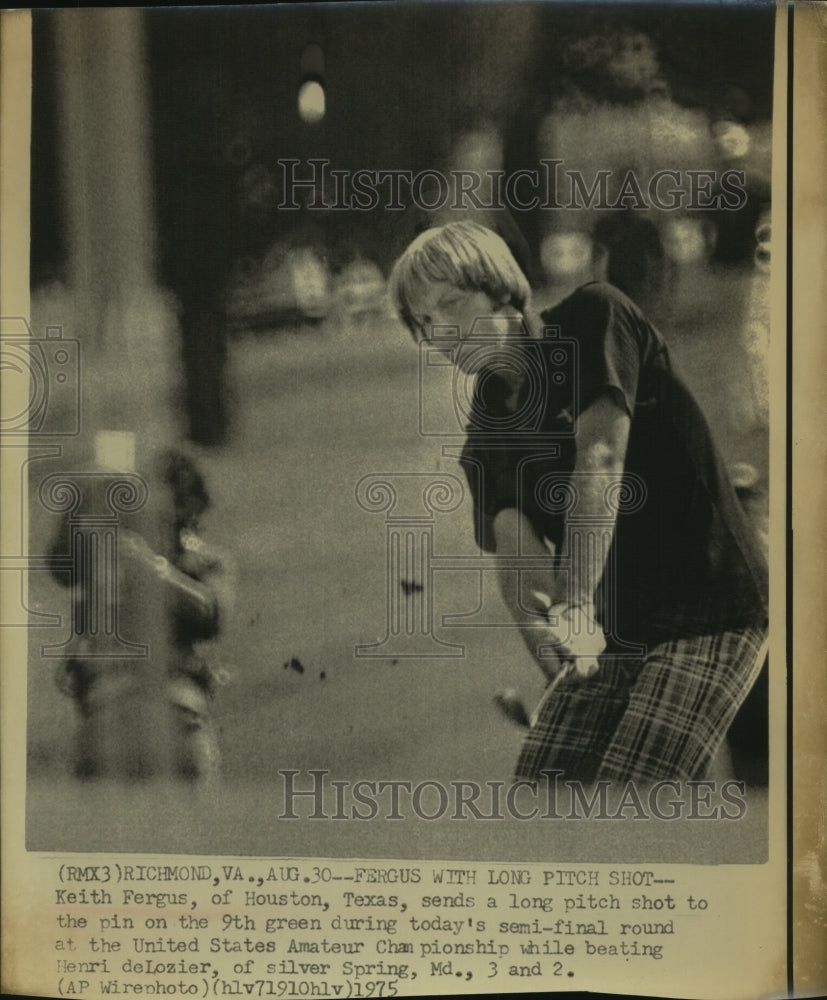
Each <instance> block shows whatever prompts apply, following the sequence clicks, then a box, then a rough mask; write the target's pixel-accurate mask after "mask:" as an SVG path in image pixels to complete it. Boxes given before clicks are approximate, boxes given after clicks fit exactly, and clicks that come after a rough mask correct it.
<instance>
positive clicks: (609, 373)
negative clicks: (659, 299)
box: [563, 282, 649, 417]
mask: <svg viewBox="0 0 827 1000" xmlns="http://www.w3.org/2000/svg"><path fill="white" fill-rule="evenodd" d="M567 306H568V308H567V315H566V316H565V325H564V326H563V333H564V335H565V336H573V337H574V338H575V339H576V340H577V343H578V346H579V355H578V372H577V380H576V381H577V399H576V402H575V409H576V411H577V412H578V413H582V412H583V410H585V409H587V408H588V407H589V406H590V404H591V403H593V402H594V400H595V399H596V398H597V397H598V396H599V395H601V394H602V393H605V392H609V393H611V394H612V395H613V396H614V398H615V400H616V402H617V403H618V404H619V405H620V406H621V407H622V408H623V409H624V410H625V411H626V413H627V414H628V415H629V417H633V416H634V411H635V398H636V396H637V389H638V380H639V375H640V368H641V363H642V359H643V357H644V353H645V351H646V348H647V339H648V337H649V334H648V323H647V321H646V319H645V318H644V316H643V314H642V313H641V312H640V310H639V309H638V307H637V306H636V305H635V304H634V303H633V302H632V301H631V299H629V298H627V297H626V296H625V295H624V294H623V293H622V292H620V291H619V290H618V289H616V288H614V287H613V286H612V285H607V284H604V283H601V282H594V283H592V284H589V285H584V286H583V287H582V288H581V289H579V290H578V291H577V292H575V293H574V294H573V295H572V296H571V297H570V298H569V300H568V302H567Z"/></svg>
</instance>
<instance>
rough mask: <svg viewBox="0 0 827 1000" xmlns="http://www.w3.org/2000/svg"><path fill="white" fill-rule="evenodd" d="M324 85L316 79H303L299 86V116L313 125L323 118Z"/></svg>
mask: <svg viewBox="0 0 827 1000" xmlns="http://www.w3.org/2000/svg"><path fill="white" fill-rule="evenodd" d="M324 112H325V94H324V87H323V86H322V85H321V84H320V83H319V82H318V80H305V82H304V83H303V84H302V85H301V87H299V116H300V117H301V120H302V121H303V122H307V123H308V124H309V125H315V124H316V122H320V121H321V120H322V118H324Z"/></svg>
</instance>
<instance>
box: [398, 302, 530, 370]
mask: <svg viewBox="0 0 827 1000" xmlns="http://www.w3.org/2000/svg"><path fill="white" fill-rule="evenodd" d="M411 312H412V314H413V319H414V322H415V324H416V326H417V330H416V331H415V335H416V337H417V340H418V341H420V342H421V341H423V340H426V341H428V343H431V344H433V346H434V347H436V348H437V349H438V350H440V351H443V353H444V354H445V355H446V356H447V357H450V358H451V360H452V361H453V363H454V364H455V365H456V366H457V367H458V368H460V369H461V370H462V371H465V372H468V373H470V374H474V373H476V372H478V371H479V370H480V368H481V367H484V365H485V364H486V360H487V359H492V360H493V358H494V357H497V356H502V353H503V351H504V350H507V349H508V347H509V346H510V344H511V343H512V341H513V339H514V338H515V337H516V336H519V334H520V333H521V331H522V328H523V317H522V315H521V313H520V312H519V310H518V309H516V308H515V307H514V306H512V305H511V304H510V302H509V301H508V299H507V298H505V299H504V300H503V301H501V302H497V301H494V300H493V299H491V298H490V296H488V295H487V294H486V293H485V292H475V291H464V290H463V289H461V288H457V287H456V286H455V285H452V284H450V283H449V282H429V283H427V284H423V285H422V286H421V288H420V290H419V293H418V295H417V297H416V301H415V302H414V303H412V309H411Z"/></svg>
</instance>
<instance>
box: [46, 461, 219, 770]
mask: <svg viewBox="0 0 827 1000" xmlns="http://www.w3.org/2000/svg"><path fill="white" fill-rule="evenodd" d="M157 464H158V469H157V473H158V478H159V480H160V481H162V482H163V484H164V485H165V486H166V487H167V488H168V489H169V491H170V493H171V496H172V507H173V516H172V539H171V543H170V545H169V547H168V549H167V552H166V554H162V553H160V552H157V551H156V550H155V549H154V548H153V547H152V546H150V544H149V543H148V542H147V540H146V539H145V538H144V537H143V536H141V535H140V534H138V533H137V532H135V531H131V530H126V529H123V528H122V529H121V530H120V531H119V547H118V587H117V590H116V591H115V595H116V599H117V600H120V601H121V602H122V601H123V595H124V594H126V595H128V597H129V598H131V599H133V600H134V599H136V598H137V599H138V600H141V594H142V593H144V594H145V593H146V589H145V588H152V590H153V592H154V593H156V594H157V593H159V592H160V594H161V597H162V600H163V602H164V608H165V610H166V613H167V614H166V620H162V621H161V622H154V623H153V628H154V629H155V634H154V635H153V636H151V637H144V636H140V637H139V638H142V639H144V641H146V639H147V638H149V639H152V641H151V642H150V643H149V646H150V649H151V650H155V651H157V650H160V649H163V648H164V647H165V645H168V660H167V668H168V678H169V679H168V685H167V695H168V702H169V706H170V709H171V713H172V715H171V721H172V732H171V733H167V732H164V731H163V725H164V720H163V719H157V720H153V722H154V723H155V724H157V725H158V726H159V727H160V728H159V731H158V733H157V740H158V745H159V746H163V745H164V742H165V741H166V740H168V741H169V743H168V745H169V748H170V752H171V764H172V770H173V773H174V774H175V775H176V776H178V777H181V778H185V779H189V780H196V779H202V778H208V777H212V776H214V775H215V774H216V773H217V768H218V759H219V750H218V742H217V738H216V735H215V729H214V723H213V721H212V718H211V714H210V707H209V703H210V700H211V699H212V698H213V696H214V694H215V690H216V685H217V683H220V682H221V680H222V674H223V671H220V670H216V669H214V668H213V667H212V666H211V665H210V663H209V662H208V659H207V657H206V656H205V655H204V654H203V652H202V651H201V650H200V648H199V645H200V644H201V643H203V642H205V641H207V640H210V639H213V638H215V636H217V635H218V633H219V631H220V629H221V628H222V626H223V624H224V618H225V616H226V614H227V612H228V610H229V607H230V606H231V603H232V589H231V586H230V582H229V569H228V561H227V558H226V556H225V555H223V554H222V553H220V552H219V551H218V550H216V549H214V548H213V547H212V546H210V545H209V544H208V543H207V542H205V541H204V540H203V539H202V538H201V537H200V534H199V524H200V520H201V517H202V516H203V514H204V513H205V512H206V510H207V508H208V507H209V505H210V497H209V494H208V492H207V488H206V484H205V482H204V478H203V476H202V475H201V473H200V471H199V470H198V468H197V467H196V465H195V464H194V462H193V461H192V460H191V459H189V458H188V457H187V456H186V455H184V454H183V453H182V452H180V451H177V450H175V449H170V450H168V451H165V452H163V453H162V454H161V455H160V456H159V459H158V463H157ZM71 544H72V542H71V528H70V523H69V518H68V517H64V518H63V519H62V521H61V523H60V525H59V527H58V530H57V533H56V536H55V538H54V540H53V543H52V550H51V551H52V555H53V556H61V555H63V556H65V555H66V553H67V551H68V550H69V549H70V547H71ZM167 556H168V558H167ZM76 571H77V567H76V569H75V570H74V571H73V573H74V572H76ZM54 576H55V578H56V579H57V580H58V581H59V582H60V583H61V584H64V585H66V584H67V583H68V582H71V583H72V584H73V594H72V597H73V600H74V601H75V602H78V601H79V602H82V603H84V604H89V603H90V602H92V601H94V600H95V595H93V594H90V593H87V592H86V589H85V588H84V587H82V586H80V585H79V584H80V583H81V581H78V580H72V581H69V580H67V578H66V575H65V573H58V572H56V573H55V574H54ZM85 582H90V581H85ZM97 583H98V581H91V586H92V589H95V588H96V586H97ZM126 583H128V584H129V585H128V586H125V584H126ZM89 610H90V609H89V608H86V609H85V613H84V618H85V619H86V620H88V619H87V615H86V613H88V612H89ZM120 610H124V609H123V608H121V609H120ZM127 610H128V609H127ZM95 654H96V650H95V638H94V636H91V635H86V634H84V635H80V636H75V637H74V639H73V645H72V648H71V651H70V652H69V654H68V655H67V657H66V658H65V660H64V661H63V662H62V663H61V664H60V666H59V668H58V674H57V678H56V680H57V683H58V686H59V687H60V688H61V690H62V691H63V692H64V693H65V694H66V695H68V696H69V697H71V698H72V699H73V700H74V701H75V704H76V706H77V710H78V714H79V718H80V724H79V729H78V736H77V750H76V757H75V774H76V776H77V777H81V778H93V777H104V776H107V777H111V776H115V777H123V776H124V775H123V774H117V773H113V767H112V761H111V758H110V757H109V755H108V754H107V753H106V752H105V748H106V746H107V745H108V744H110V743H111V741H112V740H113V739H115V738H117V734H113V733H112V731H111V729H112V727H113V726H115V725H117V717H118V713H117V708H118V706H119V704H120V705H123V704H124V703H128V702H129V701H130V700H133V699H134V700H135V704H134V706H133V711H134V712H137V713H140V712H146V711H148V710H149V706H148V705H146V704H141V702H140V699H141V694H142V692H145V691H146V690H147V688H146V681H145V679H143V678H142V677H141V675H140V671H146V670H147V669H151V666H152V665H151V662H150V661H147V660H145V659H137V660H130V661H123V660H118V661H117V662H113V658H112V657H109V656H100V655H98V656H96V655H95ZM126 749H127V752H129V748H126ZM138 749H139V748H137V747H136V748H132V750H133V751H134V764H133V767H132V768H131V776H134V777H149V776H151V775H152V773H153V765H152V762H151V761H149V760H147V759H146V757H144V758H142V759H139V754H138Z"/></svg>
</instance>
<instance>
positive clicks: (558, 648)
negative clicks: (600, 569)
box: [532, 593, 606, 677]
mask: <svg viewBox="0 0 827 1000" xmlns="http://www.w3.org/2000/svg"><path fill="white" fill-rule="evenodd" d="M532 597H533V598H534V599H535V600H536V601H537V603H538V604H539V605H545V611H544V612H543V616H544V618H545V621H546V625H545V627H544V629H543V630H542V632H541V634H540V636H539V640H538V644H537V645H538V652H539V654H540V663H541V666H542V668H543V670H544V671H545V672H546V673H547V674H549V675H550V676H552V677H554V676H556V675H557V674H558V673H559V672H560V671H561V670H562V669H563V668H564V667H565V666H566V665H567V664H573V667H574V671H575V673H576V674H577V675H578V676H580V677H591V676H592V675H593V674H595V673H596V672H597V670H599V668H600V664H599V662H598V659H597V658H598V656H599V655H600V654H601V653H602V652H603V650H604V649H605V648H606V639H605V636H604V635H603V629H602V628H601V626H600V624H599V623H598V622H597V621H596V620H595V617H594V605H593V604H590V603H589V604H566V603H561V604H551V602H550V600H549V598H548V597H547V596H546V595H545V594H540V593H534V594H532ZM548 653H551V654H552V655H551V656H548V655H547V654H548ZM546 664H547V665H548V669H547V668H546Z"/></svg>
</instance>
